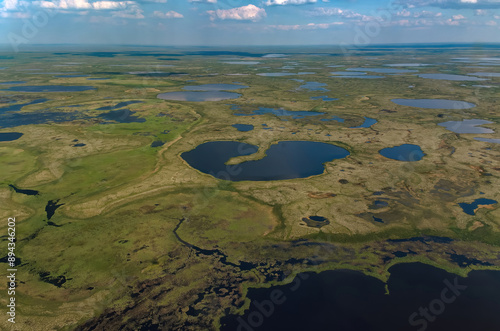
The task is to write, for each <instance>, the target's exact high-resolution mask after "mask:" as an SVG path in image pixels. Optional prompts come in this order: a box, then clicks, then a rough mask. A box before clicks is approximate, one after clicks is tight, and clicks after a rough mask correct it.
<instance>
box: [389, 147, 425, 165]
mask: <svg viewBox="0 0 500 331" xmlns="http://www.w3.org/2000/svg"><path fill="white" fill-rule="evenodd" d="M379 153H380V155H382V156H385V157H387V158H389V159H393V160H398V161H404V162H414V161H420V160H422V158H423V157H424V156H425V154H424V152H422V149H421V148H420V146H417V145H410V144H403V145H400V146H394V147H388V148H384V149H381V150H380V151H379Z"/></svg>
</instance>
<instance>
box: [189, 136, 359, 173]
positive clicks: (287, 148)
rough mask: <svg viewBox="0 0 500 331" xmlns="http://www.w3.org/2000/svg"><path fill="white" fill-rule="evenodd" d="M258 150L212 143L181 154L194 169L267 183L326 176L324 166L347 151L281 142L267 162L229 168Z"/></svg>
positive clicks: (272, 148)
mask: <svg viewBox="0 0 500 331" xmlns="http://www.w3.org/2000/svg"><path fill="white" fill-rule="evenodd" d="M257 150H258V148H257V146H254V145H249V144H245V143H239V142H236V141H213V142H208V143H204V144H201V145H199V146H197V147H196V148H195V149H193V150H191V151H189V152H185V153H182V154H181V157H182V158H183V159H184V160H185V161H186V162H187V163H188V164H189V165H190V166H192V167H193V168H195V169H197V170H199V171H201V172H203V173H206V174H210V175H212V176H214V177H216V178H219V179H224V180H230V181H243V180H250V181H268V180H283V179H293V178H305V177H310V176H315V175H320V174H322V173H323V172H324V170H325V168H324V165H323V164H324V163H325V162H330V161H333V160H335V159H342V158H345V157H346V156H348V155H349V154H350V153H349V151H347V150H346V149H344V148H342V147H339V146H335V145H331V144H326V143H320V142H312V141H280V142H279V143H277V144H274V145H271V146H270V147H269V149H268V150H267V151H266V155H265V156H264V158H262V159H260V160H253V161H246V162H243V163H240V164H235V165H227V164H226V162H227V161H229V160H230V159H231V158H233V157H237V156H243V155H250V154H254V153H256V152H257Z"/></svg>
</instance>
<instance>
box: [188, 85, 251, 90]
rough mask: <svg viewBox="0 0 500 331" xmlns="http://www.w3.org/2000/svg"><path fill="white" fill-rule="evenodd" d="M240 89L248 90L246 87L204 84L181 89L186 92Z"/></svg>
mask: <svg viewBox="0 0 500 331" xmlns="http://www.w3.org/2000/svg"><path fill="white" fill-rule="evenodd" d="M242 88H248V86H245V85H236V84H205V85H193V86H184V87H183V88H182V89H183V90H187V91H231V90H239V89H242Z"/></svg>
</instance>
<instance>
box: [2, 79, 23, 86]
mask: <svg viewBox="0 0 500 331" xmlns="http://www.w3.org/2000/svg"><path fill="white" fill-rule="evenodd" d="M11 84H26V82H25V81H22V80H15V81H10V82H0V85H11Z"/></svg>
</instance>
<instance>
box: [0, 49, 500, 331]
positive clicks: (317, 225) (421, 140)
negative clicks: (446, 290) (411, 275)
mask: <svg viewBox="0 0 500 331" xmlns="http://www.w3.org/2000/svg"><path fill="white" fill-rule="evenodd" d="M282 52H283V53H285V54H286V56H285V57H262V55H264V54H266V52H265V51H262V49H252V48H250V49H247V50H245V53H246V54H242V53H241V50H238V52H220V53H218V52H215V51H214V52H209V51H206V50H205V51H203V50H201V51H200V50H196V51H193V50H177V49H175V50H171V49H167V50H165V49H161V48H158V49H154V48H153V49H147V50H145V49H135V50H133V51H124V52H115V53H112V54H109V53H108V54H105V52H73V51H70V52H56V53H53V52H52V51H48V50H46V49H45V50H38V51H36V52H25V53H16V54H7V53H5V54H4V55H5V56H3V57H2V58H1V59H0V67H5V69H2V70H0V75H1V76H0V80H1V81H0V84H1V85H0V133H7V132H20V133H22V134H23V135H22V137H21V138H19V139H17V140H13V141H0V169H1V170H0V201H1V203H0V215H1V217H0V219H2V220H4V221H3V222H1V223H0V233H1V238H2V245H0V258H2V260H1V262H2V263H1V264H0V266H2V267H3V268H4V269H5V268H7V264H6V263H7V219H8V218H9V217H15V218H16V236H17V242H16V251H15V252H16V257H17V259H18V260H17V261H18V262H17V263H18V266H17V268H18V273H17V279H18V284H17V286H18V287H17V291H16V298H17V312H18V319H17V321H16V324H15V325H14V326H13V327H11V328H10V329H11V330H85V329H89V328H91V327H96V328H97V329H98V330H116V329H119V328H120V327H122V326H126V327H127V328H128V329H130V330H138V329H140V327H141V326H144V325H146V326H147V325H155V324H161V325H168V327H169V329H171V330H181V329H182V330H212V329H213V330H215V329H218V328H219V326H220V322H219V321H220V318H221V317H222V316H224V315H226V314H229V313H231V314H235V313H241V312H242V311H243V310H244V309H245V308H246V307H248V305H249V301H248V299H246V298H245V296H246V293H247V289H248V288H250V287H269V286H271V285H272V284H278V283H282V282H283V281H285V282H286V281H290V277H288V278H286V277H285V276H287V275H291V276H293V275H295V274H297V273H299V272H304V271H315V272H319V271H323V270H334V269H353V270H359V271H362V272H364V273H366V274H368V275H371V276H374V277H377V278H379V279H381V280H387V278H388V276H389V273H388V271H387V270H388V269H389V268H390V267H391V266H392V265H394V264H396V263H402V262H412V261H420V262H423V263H427V264H431V265H434V266H437V267H439V268H443V269H446V270H447V271H450V272H454V273H456V274H460V275H463V276H464V275H466V274H467V273H468V272H469V271H471V270H475V269H498V270H500V262H499V257H500V208H498V204H497V203H491V204H483V205H482V204H479V205H478V206H476V207H477V208H473V212H471V213H466V212H464V210H463V209H462V208H461V205H459V204H460V203H472V202H473V201H474V200H475V199H480V198H486V199H492V200H495V201H496V200H499V198H500V196H499V193H498V188H499V187H500V144H498V143H494V142H491V143H490V142H482V141H478V140H476V139H474V138H476V137H482V138H497V139H498V138H499V137H500V135H499V134H500V127H499V123H500V113H499V112H498V107H499V100H500V98H499V91H500V78H499V77H494V76H492V77H485V76H482V77H481V78H485V79H487V80H485V81H475V80H460V81H455V80H439V79H426V78H422V77H419V76H418V74H425V73H446V74H454V75H467V74H470V73H474V72H478V71H487V72H499V70H500V67H498V66H494V65H493V64H495V63H492V65H491V66H487V64H484V63H483V64H482V66H483V67H480V66H476V68H470V66H474V59H476V58H491V57H494V56H498V50H497V49H494V48H493V49H481V48H477V49H474V48H470V49H464V48H448V49H445V50H443V49H433V48H425V49H419V48H410V47H409V48H407V49H404V51H401V50H394V49H392V48H385V49H370V48H366V49H354V50H353V51H352V52H350V53H347V54H344V53H343V52H342V51H341V50H339V49H333V50H327V49H319V50H314V49H302V48H297V49H290V50H284V51H282ZM105 55H107V56H105ZM463 57H468V58H469V59H471V60H470V61H469V62H466V61H465V62H464V61H458V60H455V58H463ZM228 61H255V62H258V63H257V64H230V63H227V62H228ZM478 61H479V60H478ZM484 61H485V60H483V62H484ZM408 62H411V63H417V64H427V65H426V66H418V67H416V66H406V67H405V66H401V67H399V66H398V67H391V66H387V64H400V63H403V64H404V63H408ZM485 66H487V68H486V69H485ZM360 67H361V68H365V69H366V70H365V71H364V72H366V75H367V76H372V75H376V76H382V77H381V78H372V79H364V78H342V77H335V75H332V74H331V72H338V71H346V72H347V73H352V71H347V69H349V68H360ZM283 68H285V69H283ZM371 68H387V69H389V68H393V69H394V68H395V69H405V70H416V72H414V71H408V72H407V71H404V72H401V73H397V72H396V74H395V73H390V72H389V73H386V72H383V73H379V72H370V70H369V69H371ZM276 72H279V73H281V72H287V73H292V74H293V75H287V76H276V75H271V76H266V75H258V74H262V73H276ZM61 76H66V77H61ZM72 76H74V77H72ZM470 77H474V78H478V76H473V75H471V76H470ZM298 80H303V81H298ZM15 81H24V82H25V83H24V84H22V83H12V82H15ZM307 82H317V83H322V84H324V85H322V86H321V87H320V88H322V89H323V90H321V89H319V90H309V89H307V88H300V86H302V85H304V84H306V83H307ZM203 84H241V85H244V86H246V87H247V88H241V89H236V90H232V91H230V92H235V93H238V94H240V96H239V97H238V98H236V99H229V100H220V101H202V102H191V101H176V100H164V99H159V98H158V97H157V96H158V94H160V93H167V92H180V91H185V90H183V87H185V86H197V85H203ZM45 85H57V86H91V87H93V89H90V90H86V91H81V92H46V91H44V90H43V89H42V90H41V91H39V92H37V91H34V92H23V91H19V88H21V87H23V86H45ZM21 90H22V89H21ZM35 90H36V89H35ZM222 90H223V89H222ZM317 96H327V97H329V98H336V99H338V100H333V101H324V100H323V99H315V100H313V99H311V97H317ZM42 98H46V99H48V100H46V101H45V102H41V103H34V104H29V105H26V106H24V107H22V108H21V109H20V110H17V111H16V110H14V111H12V110H8V109H6V108H7V107H10V106H12V105H20V104H27V103H30V102H32V101H34V100H37V99H42ZM395 98H400V99H451V100H458V101H465V102H469V103H473V104H475V105H476V106H475V107H472V108H467V109H461V108H460V107H451V108H450V109H430V108H420V107H409V106H400V105H397V104H395V103H393V102H392V101H391V99H395ZM129 101H140V102H137V103H129V104H128V105H125V106H123V104H122V105H118V104H119V103H122V102H129ZM115 106H116V108H114V107H115ZM103 107H108V108H105V109H102V108H103ZM259 107H263V108H272V109H284V110H286V111H290V112H294V111H309V112H319V113H321V114H318V115H315V116H279V115H280V114H279V112H278V115H276V114H273V113H267V114H262V115H257V114H253V113H252V112H253V111H255V110H258V109H259ZM125 109H126V110H125ZM235 113H238V114H243V115H247V116H236V115H234V114H235ZM114 115H116V116H115V117H113V116H114ZM333 116H337V117H338V118H341V119H342V121H338V120H328V119H331V118H332V117H333ZM365 118H370V119H374V120H376V123H375V124H373V125H371V126H368V125H365V126H366V127H361V128H355V127H358V126H363V125H362V124H363V123H364V122H365ZM30 119H31V120H30ZM33 119H37V120H36V121H35V120H33ZM465 119H481V120H487V121H489V122H491V123H490V124H485V125H482V126H481V127H482V128H490V129H492V130H493V131H494V133H489V134H486V133H484V134H483V133H479V134H467V133H455V132H452V131H450V130H448V129H446V128H444V127H442V126H439V125H438V124H439V123H442V122H446V121H462V120H465ZM30 121H31V122H30ZM236 123H239V124H250V125H253V126H254V129H253V130H251V131H246V132H240V131H238V130H237V129H236V128H234V127H232V125H233V124H236ZM211 141H237V142H243V143H247V144H251V145H255V146H258V147H259V151H258V152H257V153H254V154H251V155H246V156H238V157H235V158H232V159H231V160H229V161H228V163H227V164H228V166H229V165H233V166H234V165H236V166H237V164H239V163H241V162H247V161H250V160H259V159H262V158H264V157H265V156H266V151H267V150H268V149H269V148H270V146H272V145H274V144H276V143H278V142H281V141H315V142H324V143H328V144H333V145H336V146H339V147H342V148H344V149H346V150H347V151H349V153H350V155H349V156H348V157H345V158H341V159H336V160H333V161H331V162H327V163H325V164H324V172H323V173H322V174H320V175H314V176H310V177H307V178H296V179H288V180H269V181H228V180H223V179H218V178H216V177H214V176H211V175H210V174H206V173H203V172H201V171H198V170H197V169H195V168H193V167H191V166H190V165H189V164H188V163H187V162H186V161H185V160H184V159H183V158H182V157H181V154H182V153H184V152H187V151H190V150H192V149H194V148H195V147H196V146H198V145H200V144H202V143H205V142H211ZM403 144H412V145H418V146H420V148H421V150H422V151H423V153H424V154H425V156H424V157H423V158H422V159H421V160H419V161H415V162H403V161H398V160H393V159H389V158H386V157H384V156H382V155H380V154H379V151H380V150H381V149H383V148H387V147H393V146H398V145H403ZM12 186H14V187H15V188H16V189H17V190H35V191H38V194H37V195H27V194H23V193H20V192H16V190H14V189H13V187H12ZM49 201H51V202H52V203H55V204H56V205H60V206H59V207H58V208H57V209H55V210H54V211H53V215H50V212H49V213H48V212H47V209H46V207H47V206H48V203H49ZM48 209H50V206H49V208H48ZM315 215H316V216H321V217H323V218H326V219H327V220H328V222H324V224H322V222H321V221H318V220H316V221H315V220H311V219H309V217H310V216H315ZM49 216H50V217H49ZM415 238H416V239H415ZM388 239H399V240H388ZM397 251H400V252H411V254H406V256H404V257H397V256H396V255H395V254H394V252H397ZM451 254H454V255H458V256H462V257H463V258H464V259H465V260H468V261H473V262H471V263H466V264H465V265H464V264H463V263H458V262H457V261H455V260H454V259H453V258H452V257H451ZM4 257H5V258H4ZM284 278H286V280H283V279H284ZM6 290H7V285H6V283H5V282H2V284H0V292H1V293H2V295H0V303H1V304H2V305H6V304H7V300H8V299H7V297H6V296H4V293H6ZM4 307H5V306H4ZM5 323H7V322H6V321H5V319H2V320H1V321H0V325H3V327H6V325H7V324H5ZM147 323H151V324H147ZM9 327H10V326H9Z"/></svg>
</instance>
